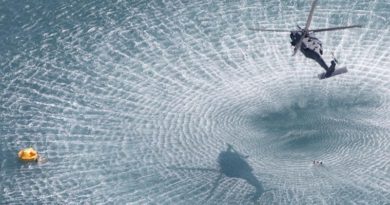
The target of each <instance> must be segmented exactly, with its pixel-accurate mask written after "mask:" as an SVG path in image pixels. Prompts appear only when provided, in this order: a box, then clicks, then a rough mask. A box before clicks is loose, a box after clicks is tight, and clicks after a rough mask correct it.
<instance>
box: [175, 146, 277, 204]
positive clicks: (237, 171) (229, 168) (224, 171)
mask: <svg viewBox="0 0 390 205" xmlns="http://www.w3.org/2000/svg"><path fill="white" fill-rule="evenodd" d="M246 158H248V156H243V155H242V154H240V153H238V152H237V151H236V150H235V149H234V148H233V146H232V145H230V144H228V148H227V150H226V151H222V152H221V153H220V154H219V155H218V159H217V161H218V165H219V169H212V168H191V167H168V168H169V169H174V170H188V171H202V172H204V171H206V172H217V173H219V175H218V177H217V179H216V180H215V181H214V183H213V187H212V189H211V191H210V193H209V194H208V196H207V197H206V199H205V200H206V201H207V200H208V199H210V198H211V196H212V195H213V194H214V192H215V190H216V189H217V188H218V186H219V184H220V183H221V180H222V179H223V177H224V176H226V177H230V178H240V179H244V180H245V181H246V182H247V183H248V184H250V185H252V186H253V187H254V188H255V189H256V191H255V193H253V194H251V196H252V201H253V202H256V201H257V200H258V199H259V198H260V197H261V196H262V195H263V194H264V193H265V192H267V191H270V190H264V187H263V185H262V183H261V182H260V181H259V180H258V179H257V178H256V176H255V175H254V174H253V173H252V171H253V168H252V167H251V166H250V165H249V164H248V162H247V161H246V160H245V159H246Z"/></svg>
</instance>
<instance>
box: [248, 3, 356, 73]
mask: <svg viewBox="0 0 390 205" xmlns="http://www.w3.org/2000/svg"><path fill="white" fill-rule="evenodd" d="M317 2H318V0H314V1H313V2H312V5H311V9H310V13H309V16H308V18H307V21H306V26H305V28H301V27H300V26H299V25H297V27H298V30H293V31H291V30H281V29H256V28H249V30H253V31H270V32H289V33H290V38H291V45H292V46H294V51H293V56H294V55H295V54H296V53H297V52H298V50H300V51H301V52H302V53H303V55H304V56H305V57H307V58H310V59H313V60H315V61H316V62H317V63H318V64H320V66H321V67H322V68H324V69H325V71H326V72H325V73H322V74H319V75H318V77H319V78H320V79H325V78H329V77H332V76H335V75H339V74H343V73H346V72H347V71H348V70H347V68H346V67H343V68H340V69H337V70H336V69H335V68H336V63H338V61H337V60H336V58H335V57H334V56H333V54H332V56H333V60H332V61H331V65H330V66H328V65H327V64H326V63H325V61H324V59H323V58H322V54H323V50H322V43H321V41H320V40H319V39H318V38H317V37H315V35H314V34H315V33H318V32H324V31H334V30H342V29H349V28H361V27H362V25H351V26H341V27H332V28H323V29H309V27H310V23H311V21H312V18H313V13H314V9H315V7H316V5H317Z"/></svg>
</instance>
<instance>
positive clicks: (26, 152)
mask: <svg viewBox="0 0 390 205" xmlns="http://www.w3.org/2000/svg"><path fill="white" fill-rule="evenodd" d="M18 156H19V159H20V160H22V161H37V160H38V152H37V151H35V150H34V149H33V148H26V149H22V150H20V151H19V153H18Z"/></svg>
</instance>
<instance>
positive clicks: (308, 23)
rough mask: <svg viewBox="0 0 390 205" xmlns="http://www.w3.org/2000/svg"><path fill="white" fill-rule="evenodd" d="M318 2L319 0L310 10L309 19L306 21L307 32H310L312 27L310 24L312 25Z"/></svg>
mask: <svg viewBox="0 0 390 205" xmlns="http://www.w3.org/2000/svg"><path fill="white" fill-rule="evenodd" d="M317 1H318V0H314V1H313V3H312V4H311V9H310V13H309V17H308V18H307V21H306V27H305V30H309V27H310V24H311V19H312V18H313V13H314V8H315V7H316V5H317Z"/></svg>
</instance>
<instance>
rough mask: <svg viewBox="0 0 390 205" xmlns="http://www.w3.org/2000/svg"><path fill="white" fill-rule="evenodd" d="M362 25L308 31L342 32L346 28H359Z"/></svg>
mask: <svg viewBox="0 0 390 205" xmlns="http://www.w3.org/2000/svg"><path fill="white" fill-rule="evenodd" d="M361 27H362V25H353V26H340V27H333V28H322V29H313V30H309V31H312V32H323V31H334V30H342V29H347V28H361Z"/></svg>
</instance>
